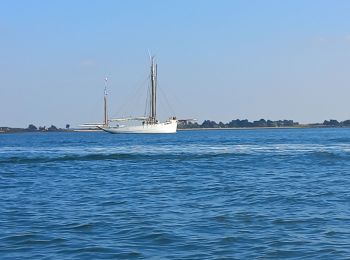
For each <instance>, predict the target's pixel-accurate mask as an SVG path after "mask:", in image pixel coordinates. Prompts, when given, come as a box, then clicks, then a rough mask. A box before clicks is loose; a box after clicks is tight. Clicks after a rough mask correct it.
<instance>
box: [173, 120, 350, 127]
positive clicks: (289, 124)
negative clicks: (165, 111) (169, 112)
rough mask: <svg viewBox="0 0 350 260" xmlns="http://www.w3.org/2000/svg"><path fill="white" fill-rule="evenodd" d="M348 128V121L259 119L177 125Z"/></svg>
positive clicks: (182, 123)
mask: <svg viewBox="0 0 350 260" xmlns="http://www.w3.org/2000/svg"><path fill="white" fill-rule="evenodd" d="M302 126H309V127H350V120H345V121H340V122H339V121H337V120H334V119H331V120H325V121H324V122H323V123H315V124H306V125H300V124H299V123H298V122H294V121H293V120H277V121H272V120H265V119H260V120H256V121H252V122H250V121H249V120H248V119H243V120H240V119H235V120H231V121H230V122H228V123H223V122H219V123H217V122H215V121H211V120H204V121H203V123H201V124H198V123H197V122H192V121H182V122H180V123H179V128H180V129H192V128H245V127H302Z"/></svg>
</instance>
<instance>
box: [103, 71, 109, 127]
mask: <svg viewBox="0 0 350 260" xmlns="http://www.w3.org/2000/svg"><path fill="white" fill-rule="evenodd" d="M107 95H108V94H107V78H105V91H104V97H103V101H104V110H103V111H104V120H103V125H104V126H108V114H107Z"/></svg>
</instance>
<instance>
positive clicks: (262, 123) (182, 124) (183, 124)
mask: <svg viewBox="0 0 350 260" xmlns="http://www.w3.org/2000/svg"><path fill="white" fill-rule="evenodd" d="M246 127H350V120H345V121H338V120H335V119H330V120H324V121H323V123H314V124H303V125H301V124H299V123H298V122H294V121H293V120H277V121H272V120H265V119H260V120H256V121H252V122H250V121H249V120H248V119H243V120H240V119H235V120H231V121H230V122H228V123H223V122H219V123H217V122H215V121H212V120H204V121H203V122H202V123H201V124H199V123H197V122H193V121H190V120H180V121H179V125H178V128H179V129H201V128H202V129H205V128H246ZM60 131H70V125H69V124H66V128H57V127H56V126H54V125H51V126H50V127H45V126H39V127H36V126H35V125H34V124H29V125H28V127H27V128H12V127H0V133H11V132H60Z"/></svg>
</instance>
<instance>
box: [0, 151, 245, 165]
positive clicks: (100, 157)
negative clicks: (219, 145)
mask: <svg viewBox="0 0 350 260" xmlns="http://www.w3.org/2000/svg"><path fill="white" fill-rule="evenodd" d="M232 155H235V156H244V155H247V154H245V153H227V152H224V153H212V154H210V153H209V154H195V155H193V154H186V153H183V154H127V153H115V154H89V155H82V156H81V155H68V156H62V157H43V156H42V157H10V158H6V159H2V160H0V164H30V163H52V162H71V161H104V160H155V159H157V160H159V159H163V160H167V159H169V160H193V159H210V158H216V157H230V156H232Z"/></svg>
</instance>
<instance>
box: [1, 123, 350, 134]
mask: <svg viewBox="0 0 350 260" xmlns="http://www.w3.org/2000/svg"><path fill="white" fill-rule="evenodd" d="M315 128H324V129H330V128H350V127H349V126H325V125H298V126H275V127H212V128H204V127H203V128H199V127H198V128H178V129H177V131H178V132H183V131H184V132H185V131H224V130H230V131H231V130H232V131H234V130H269V129H271V130H278V129H282V130H283V129H285V130H287V129H315ZM92 132H103V131H102V130H99V129H89V130H88V129H69V130H67V129H58V130H56V131H28V130H26V129H21V130H18V128H16V130H14V131H11V130H9V131H3V130H0V135H1V134H25V133H92Z"/></svg>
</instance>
